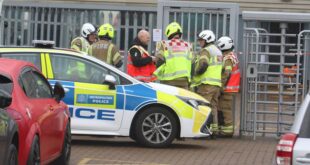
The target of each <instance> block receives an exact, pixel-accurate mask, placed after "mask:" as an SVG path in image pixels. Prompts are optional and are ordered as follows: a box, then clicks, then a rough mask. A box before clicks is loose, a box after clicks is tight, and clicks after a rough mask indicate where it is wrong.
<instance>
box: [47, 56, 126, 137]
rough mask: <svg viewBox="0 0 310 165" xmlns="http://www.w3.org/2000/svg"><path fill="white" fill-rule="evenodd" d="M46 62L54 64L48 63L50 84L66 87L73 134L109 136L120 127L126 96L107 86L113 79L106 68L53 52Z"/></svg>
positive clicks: (66, 99)
mask: <svg viewBox="0 0 310 165" xmlns="http://www.w3.org/2000/svg"><path fill="white" fill-rule="evenodd" d="M47 59H50V60H48V61H50V65H51V67H49V64H48V63H47V68H48V70H49V71H51V72H52V73H53V77H49V79H52V81H51V80H50V83H51V84H54V83H55V82H56V81H60V82H61V83H62V85H63V86H64V88H65V91H66V96H65V98H64V102H65V103H66V104H68V106H69V109H70V113H71V117H72V120H71V127H72V133H76V134H88V133H90V132H94V133H93V134H107V132H104V131H114V130H118V129H119V128H120V125H121V121H122V117H123V112H124V111H123V110H124V109H123V106H122V105H123V104H124V99H123V98H124V95H123V93H121V92H119V93H117V87H116V86H114V85H109V84H104V79H105V77H106V76H107V75H109V76H110V71H109V70H108V69H107V68H105V67H104V66H101V65H99V64H97V63H95V62H93V61H89V60H87V59H85V58H81V57H79V56H72V55H64V54H52V53H50V54H49V57H48V58H47ZM117 79H118V78H117V77H116V80H117ZM117 81H118V80H117Z"/></svg>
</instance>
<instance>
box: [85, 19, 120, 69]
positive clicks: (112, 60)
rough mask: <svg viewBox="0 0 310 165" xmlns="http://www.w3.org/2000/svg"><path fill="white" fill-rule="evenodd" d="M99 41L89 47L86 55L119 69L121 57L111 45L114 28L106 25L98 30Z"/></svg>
mask: <svg viewBox="0 0 310 165" xmlns="http://www.w3.org/2000/svg"><path fill="white" fill-rule="evenodd" d="M98 37H99V41H98V42H96V43H94V44H93V45H91V46H90V47H89V49H88V54H89V55H91V56H94V57H96V58H98V59H100V60H102V61H104V62H106V63H108V64H110V65H113V66H115V67H117V68H120V67H121V66H122V65H123V61H122V57H121V55H120V53H119V50H118V48H116V46H115V45H114V44H113V43H111V40H112V39H113V37H114V28H113V26H112V25H111V24H109V23H106V24H103V25H101V26H100V27H99V29H98Z"/></svg>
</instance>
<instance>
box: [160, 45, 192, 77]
mask: <svg viewBox="0 0 310 165" xmlns="http://www.w3.org/2000/svg"><path fill="white" fill-rule="evenodd" d="M161 42H162V44H163V45H164V58H165V63H164V64H162V65H161V66H160V67H159V68H157V69H156V71H155V72H154V75H155V76H156V77H157V79H158V80H175V79H178V78H183V77H184V78H187V79H188V81H189V82H190V81H191V76H190V75H191V60H192V51H191V45H190V44H189V43H188V42H185V41H183V40H180V39H172V40H168V41H161Z"/></svg>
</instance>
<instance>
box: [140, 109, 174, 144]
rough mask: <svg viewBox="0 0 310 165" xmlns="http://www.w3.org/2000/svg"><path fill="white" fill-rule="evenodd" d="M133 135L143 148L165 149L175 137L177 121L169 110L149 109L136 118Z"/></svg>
mask: <svg viewBox="0 0 310 165" xmlns="http://www.w3.org/2000/svg"><path fill="white" fill-rule="evenodd" d="M135 133H136V134H135V135H136V141H137V142H138V143H139V144H141V145H143V146H147V147H158V148H160V147H167V146H169V145H170V144H171V143H172V141H173V140H174V139H175V137H176V135H177V120H176V119H175V117H174V115H173V114H172V113H171V112H170V111H169V110H167V109H165V108H162V107H151V108H149V109H148V110H146V111H144V112H142V113H141V114H140V115H139V116H138V118H137V122H136V126H135Z"/></svg>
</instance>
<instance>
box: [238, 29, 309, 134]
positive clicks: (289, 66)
mask: <svg viewBox="0 0 310 165" xmlns="http://www.w3.org/2000/svg"><path fill="white" fill-rule="evenodd" d="M280 28H281V33H278V34H275V33H268V31H267V30H265V29H259V28H245V29H244V31H245V32H244V38H243V39H244V40H243V41H244V45H243V46H244V47H243V49H244V50H243V53H244V57H243V58H244V61H245V65H244V68H243V70H244V72H243V76H242V77H243V82H242V83H243V90H242V104H241V108H242V111H241V112H242V113H241V128H240V131H241V133H243V134H252V135H253V138H254V139H255V138H256V136H257V135H258V134H259V135H265V134H274V135H277V136H279V135H281V134H282V133H285V132H287V131H288V130H289V128H290V126H291V125H292V122H293V120H294V115H295V113H296V112H297V110H298V108H299V106H300V103H301V101H302V100H303V97H304V95H305V92H306V91H307V90H308V82H307V80H308V78H307V76H308V74H309V73H306V72H305V69H306V70H309V63H308V62H309V59H308V57H307V56H305V55H307V52H309V51H308V49H309V42H308V41H309V36H307V35H306V36H305V35H302V34H309V33H306V32H309V31H305V32H301V33H300V34H299V35H298V36H300V37H298V42H292V38H293V39H294V38H295V39H294V40H296V38H297V34H287V33H286V30H287V24H285V23H281V24H280ZM277 41H278V42H277ZM273 58H276V59H277V60H272V59H273ZM288 58H291V60H290V61H289V60H288ZM292 58H293V60H292ZM307 61H308V62H307ZM308 77H309V76H308Z"/></svg>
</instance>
